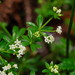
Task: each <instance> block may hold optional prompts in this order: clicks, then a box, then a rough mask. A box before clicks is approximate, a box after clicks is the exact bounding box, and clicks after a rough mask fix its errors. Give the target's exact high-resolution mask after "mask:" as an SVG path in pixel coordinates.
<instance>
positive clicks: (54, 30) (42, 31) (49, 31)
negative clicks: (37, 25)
mask: <svg viewBox="0 0 75 75" xmlns="http://www.w3.org/2000/svg"><path fill="white" fill-rule="evenodd" d="M41 31H42V32H56V31H55V30H52V31H50V30H41Z"/></svg>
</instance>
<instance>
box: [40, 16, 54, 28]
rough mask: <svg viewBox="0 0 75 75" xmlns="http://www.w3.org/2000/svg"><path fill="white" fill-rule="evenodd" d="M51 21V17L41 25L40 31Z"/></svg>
mask: <svg viewBox="0 0 75 75" xmlns="http://www.w3.org/2000/svg"><path fill="white" fill-rule="evenodd" d="M52 19H53V17H51V18H50V19H49V20H48V21H47V22H46V23H45V24H43V25H42V27H41V29H42V28H43V27H45V26H46V25H47V24H48V23H49V22H50V21H51V20H52Z"/></svg>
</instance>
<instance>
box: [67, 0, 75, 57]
mask: <svg viewBox="0 0 75 75" xmlns="http://www.w3.org/2000/svg"><path fill="white" fill-rule="evenodd" d="M74 4H75V0H73V3H72V14H71V17H70V23H69V28H68V34H67V41H66V57H67V58H69V40H70V33H71V29H72V24H73V18H74V7H75V6H74Z"/></svg>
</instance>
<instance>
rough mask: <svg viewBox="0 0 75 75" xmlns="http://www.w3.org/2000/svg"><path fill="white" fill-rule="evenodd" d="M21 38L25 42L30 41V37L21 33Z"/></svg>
mask: <svg viewBox="0 0 75 75" xmlns="http://www.w3.org/2000/svg"><path fill="white" fill-rule="evenodd" d="M22 38H23V39H24V40H25V41H26V42H29V41H30V39H29V38H28V36H25V35H23V36H22Z"/></svg>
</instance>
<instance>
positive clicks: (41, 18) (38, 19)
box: [37, 15, 43, 27]
mask: <svg viewBox="0 0 75 75" xmlns="http://www.w3.org/2000/svg"><path fill="white" fill-rule="evenodd" d="M42 24H43V17H42V16H41V15H39V16H38V17H37V25H38V26H39V27H41V26H42Z"/></svg>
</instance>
